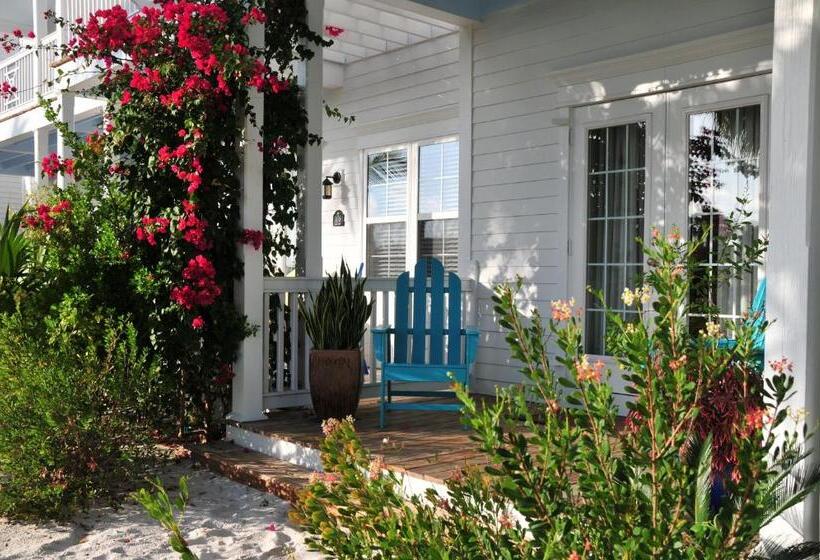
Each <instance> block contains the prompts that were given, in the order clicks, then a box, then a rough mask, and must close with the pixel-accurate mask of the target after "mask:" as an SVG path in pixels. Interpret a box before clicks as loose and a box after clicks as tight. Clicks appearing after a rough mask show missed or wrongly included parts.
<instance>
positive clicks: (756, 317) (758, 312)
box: [718, 278, 766, 371]
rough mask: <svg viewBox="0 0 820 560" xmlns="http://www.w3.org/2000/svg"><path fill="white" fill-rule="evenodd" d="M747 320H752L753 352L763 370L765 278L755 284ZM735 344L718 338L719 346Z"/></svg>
mask: <svg viewBox="0 0 820 560" xmlns="http://www.w3.org/2000/svg"><path fill="white" fill-rule="evenodd" d="M748 320H749V321H751V322H752V327H754V328H755V331H756V332H755V335H754V352H755V361H756V362H757V364H756V365H757V366H759V369H760V370H761V371H762V370H763V350H764V347H765V345H766V335H765V332H764V331H763V323H764V322H765V321H766V279H765V278H764V279H763V280H761V281H760V284H758V285H757V291H756V292H755V297H754V299H753V300H752V305H751V307H749V319H748ZM735 344H737V343H736V342H735V341H734V340H732V339H731V338H722V339H720V340H718V347H719V348H734V346H735Z"/></svg>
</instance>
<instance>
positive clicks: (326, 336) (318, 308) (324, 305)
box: [299, 260, 373, 350]
mask: <svg viewBox="0 0 820 560" xmlns="http://www.w3.org/2000/svg"><path fill="white" fill-rule="evenodd" d="M364 285H365V279H364V278H363V277H361V276H359V275H358V274H357V275H356V276H353V275H352V274H351V273H350V268H348V266H347V264H346V263H345V262H344V260H343V261H342V266H341V268H340V269H339V272H334V273H333V274H332V275H331V276H328V277H327V278H325V281H324V282H323V283H322V288H321V290H319V295H318V296H316V297H315V298H314V297H313V294H311V295H310V306H308V305H306V304H305V302H304V301H302V300H299V315H300V316H301V317H302V320H303V321H304V322H305V330H306V331H307V334H308V336H309V337H310V340H311V341H312V342H313V347H314V348H315V349H316V350H353V349H356V348H358V347H359V344H360V343H361V341H362V338H363V337H364V331H365V328H366V327H365V324H366V323H367V320H368V319H369V318H370V311H371V309H372V308H373V302H372V301H371V302H368V301H367V296H365V293H364Z"/></svg>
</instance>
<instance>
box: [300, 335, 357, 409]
mask: <svg viewBox="0 0 820 560" xmlns="http://www.w3.org/2000/svg"><path fill="white" fill-rule="evenodd" d="M361 390H362V353H361V352H360V351H359V350H311V351H310V400H311V401H313V412H314V413H316V416H318V417H319V418H320V419H322V420H326V419H327V418H340V419H341V418H345V417H346V416H353V415H354V414H356V409H357V408H358V407H359V393H360V392H361Z"/></svg>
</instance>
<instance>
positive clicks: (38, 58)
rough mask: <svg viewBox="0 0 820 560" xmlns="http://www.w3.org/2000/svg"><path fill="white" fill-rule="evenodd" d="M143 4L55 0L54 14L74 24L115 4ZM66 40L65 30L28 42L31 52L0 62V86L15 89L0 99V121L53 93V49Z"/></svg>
mask: <svg viewBox="0 0 820 560" xmlns="http://www.w3.org/2000/svg"><path fill="white" fill-rule="evenodd" d="M144 3H145V2H144V0H57V9H56V13H57V15H58V16H60V17H64V18H65V19H66V20H67V21H70V22H74V21H76V20H77V19H80V18H82V19H83V20H85V19H87V18H88V15H89V14H91V13H93V12H95V11H97V10H100V9H106V8H110V7H112V6H115V5H117V4H120V5H122V6H124V7H125V8H126V9H127V10H129V11H133V10H136V9H137V8H138V7H139V6H140V5H142V4H144ZM69 38H70V34H69V32H68V29H67V28H64V29H60V30H57V31H54V32H52V33H49V34H48V35H45V36H42V37H39V38H38V40H36V41H31V42H29V43H28V44H29V45H31V46H33V47H35V48H34V49H25V48H24V49H23V50H21V51H20V52H18V53H15V54H14V55H12V56H10V57H8V58H7V59H5V60H3V61H2V62H0V82H8V83H9V84H10V85H12V86H14V87H16V88H17V91H16V92H15V93H14V94H12V95H11V96H8V97H7V98H5V99H0V119H3V118H8V117H9V116H12V115H16V114H18V113H22V112H24V111H27V110H30V109H32V108H33V107H35V106H36V105H37V95H38V94H39V95H42V96H44V97H47V96H49V95H53V94H54V93H55V92H56V90H57V84H56V81H57V75H58V69H57V68H56V66H57V65H58V64H59V63H60V60H59V58H60V57H59V54H57V52H56V47H58V46H59V45H60V44H61V43H63V42H65V41H68V40H69Z"/></svg>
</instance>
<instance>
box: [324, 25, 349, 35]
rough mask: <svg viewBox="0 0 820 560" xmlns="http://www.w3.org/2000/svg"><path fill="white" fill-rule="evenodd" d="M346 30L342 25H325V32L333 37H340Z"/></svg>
mask: <svg viewBox="0 0 820 560" xmlns="http://www.w3.org/2000/svg"><path fill="white" fill-rule="evenodd" d="M344 32H345V30H344V29H343V28H341V27H336V26H335V25H325V33H327V34H328V35H329V36H331V37H339V36H340V35H341V34H342V33H344Z"/></svg>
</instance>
